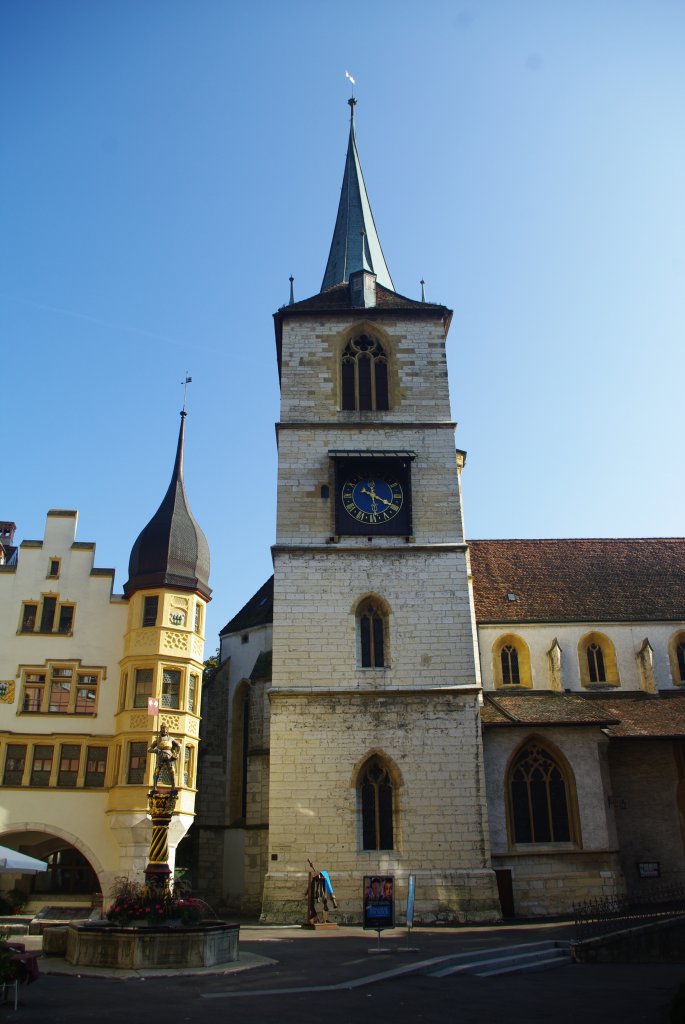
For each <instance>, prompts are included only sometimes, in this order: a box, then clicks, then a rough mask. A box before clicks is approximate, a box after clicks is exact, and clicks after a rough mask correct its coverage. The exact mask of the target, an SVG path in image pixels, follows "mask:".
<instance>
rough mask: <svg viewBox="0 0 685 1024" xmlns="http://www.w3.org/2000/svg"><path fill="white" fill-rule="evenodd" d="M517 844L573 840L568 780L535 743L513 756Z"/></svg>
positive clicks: (511, 783) (513, 829)
mask: <svg viewBox="0 0 685 1024" xmlns="http://www.w3.org/2000/svg"><path fill="white" fill-rule="evenodd" d="M508 792H509V806H510V812H511V817H510V822H511V838H512V841H513V842H514V843H568V842H571V841H572V840H573V839H574V835H573V824H572V818H571V813H570V808H571V798H572V794H571V792H570V787H569V780H568V778H567V774H566V772H565V770H564V769H563V768H562V766H561V764H560V763H559V761H558V760H557V759H556V758H555V757H554V756H553V755H552V754H551V753H550V752H549V751H548V750H545V748H544V747H541V746H540V745H539V744H538V743H536V742H530V743H527V744H525V745H524V746H523V747H522V748H521V749H520V750H519V752H518V753H517V754H516V756H515V757H514V760H513V761H512V763H511V766H510V768H509V780H508Z"/></svg>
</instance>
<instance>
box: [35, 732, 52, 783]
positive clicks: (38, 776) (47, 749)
mask: <svg viewBox="0 0 685 1024" xmlns="http://www.w3.org/2000/svg"><path fill="white" fill-rule="evenodd" d="M54 756H55V748H54V747H53V746H52V744H44V743H37V744H36V746H35V747H34V748H33V763H32V765H31V778H30V780H29V785H31V786H48V785H49V784H50V773H51V772H52V761H53V758H54Z"/></svg>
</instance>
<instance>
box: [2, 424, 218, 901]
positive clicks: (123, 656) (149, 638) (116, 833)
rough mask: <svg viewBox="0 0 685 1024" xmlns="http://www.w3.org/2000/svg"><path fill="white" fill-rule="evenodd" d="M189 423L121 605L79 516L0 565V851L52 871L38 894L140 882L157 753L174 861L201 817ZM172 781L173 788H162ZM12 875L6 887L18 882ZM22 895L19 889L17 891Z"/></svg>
mask: <svg viewBox="0 0 685 1024" xmlns="http://www.w3.org/2000/svg"><path fill="white" fill-rule="evenodd" d="M183 440H184V421H183V419H182V422H181V430H180V432H179V439H178V446H177V452H176V461H175V464H174V470H173V473H172V478H171V482H170V485H169V488H168V490H167V493H166V495H165V497H164V500H163V501H162V504H161V505H160V507H159V509H158V511H157V512H156V513H155V515H154V516H153V518H152V519H151V520H150V522H149V523H148V524H147V526H146V527H145V528H144V530H143V531H142V533H141V534H140V536H139V538H138V540H137V541H136V543H135V545H134V547H133V550H132V552H131V559H130V563H129V578H128V581H127V583H126V584H125V587H124V594H115V593H113V583H114V570H112V569H100V568H97V567H96V566H95V545H94V544H92V543H84V542H81V541H78V540H77V539H76V527H77V519H78V515H77V513H76V512H75V511H71V510H59V509H53V510H51V511H50V512H48V515H47V521H46V527H45V533H44V536H43V538H42V540H24V541H22V542H21V544H19V545H18V546H16V547H15V546H14V544H13V524H6V526H7V529H6V530H5V531H4V535H3V559H2V561H0V628H1V629H2V631H3V636H2V643H1V644H0V781H1V783H2V799H1V800H0V843H3V844H5V845H8V846H12V847H13V848H15V849H19V850H21V851H22V852H25V853H28V854H30V855H31V856H35V857H38V858H40V859H42V860H46V861H47V862H48V864H49V871H48V872H47V873H46V874H45V875H39V876H37V877H36V879H35V881H34V882H33V883H32V884H33V885H34V886H35V892H36V894H43V893H44V894H50V893H52V894H54V895H55V896H57V895H60V896H61V897H65V896H75V895H79V896H83V895H92V894H96V893H101V894H102V898H103V900H104V902H105V904H106V903H107V902H108V901H109V895H110V890H111V885H112V881H113V880H114V878H116V877H117V876H122V875H123V876H127V877H130V878H137V879H141V880H142V872H143V869H144V868H145V865H146V863H147V854H148V845H149V841H150V821H149V817H148V800H147V795H148V792H149V790H150V787H151V784H152V772H153V768H154V764H153V760H154V759H153V758H152V757H151V755H150V753H149V748H150V746H151V744H152V743H153V740H154V737H155V735H156V733H157V732H158V730H159V728H160V727H161V725H162V724H163V723H166V725H167V726H168V728H169V731H170V732H171V734H172V735H173V736H174V737H175V738H176V739H177V740H178V742H179V744H180V752H179V757H178V760H177V763H176V773H175V774H176V777H175V780H173V781H174V782H175V785H176V786H177V787H178V790H179V796H178V801H177V805H176V809H177V813H176V814H175V815H174V819H173V823H172V826H171V829H170V858H171V866H172V867H173V861H174V857H175V850H176V847H177V845H178V843H179V842H180V840H181V839H182V838H183V836H184V835H185V834H186V832H187V830H188V828H189V826H190V824H191V822H192V820H193V815H194V805H195V793H196V788H195V787H196V771H197V744H198V736H199V721H200V697H201V680H202V663H203V658H204V623H205V607H206V604H207V601H208V600H209V597H210V590H209V587H208V582H207V581H208V576H209V549H208V546H207V542H206V539H205V537H204V534H203V533H202V531H201V530H200V527H199V526H198V525H197V523H196V522H195V520H194V519H193V517H192V513H191V512H190V509H189V506H188V503H187V499H186V496H185V490H184V486H183V466H182V462H183ZM166 781H167V783H169V782H171V781H172V780H166ZM19 881H20V880H19V879H13V878H12V877H11V876H5V882H4V887H5V888H6V889H9V888H12V886H13V885H14V884H15V883H17V882H19ZM20 884H24V883H20Z"/></svg>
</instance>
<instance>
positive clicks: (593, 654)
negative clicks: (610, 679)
mask: <svg viewBox="0 0 685 1024" xmlns="http://www.w3.org/2000/svg"><path fill="white" fill-rule="evenodd" d="M585 653H586V655H587V667H588V676H589V679H590V682H591V683H606V681H607V675H606V671H605V669H604V654H603V653H602V648H601V647H600V646H599V644H598V643H594V642H593V643H591V644H588V645H587V647H586V648H585Z"/></svg>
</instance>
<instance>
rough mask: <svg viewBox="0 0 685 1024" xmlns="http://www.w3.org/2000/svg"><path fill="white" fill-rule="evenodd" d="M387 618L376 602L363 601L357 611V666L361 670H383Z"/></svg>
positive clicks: (384, 664) (384, 665) (385, 662)
mask: <svg viewBox="0 0 685 1024" xmlns="http://www.w3.org/2000/svg"><path fill="white" fill-rule="evenodd" d="M386 628H387V617H386V615H385V614H384V612H383V609H382V608H381V606H380V604H379V603H378V602H377V601H373V600H365V601H363V602H362V603H361V604H360V606H359V608H358V609H357V633H358V655H359V664H360V666H361V667H362V668H385V667H386V664H387V661H386V646H387V645H386Z"/></svg>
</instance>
